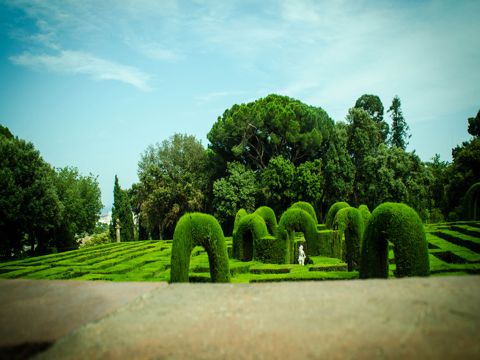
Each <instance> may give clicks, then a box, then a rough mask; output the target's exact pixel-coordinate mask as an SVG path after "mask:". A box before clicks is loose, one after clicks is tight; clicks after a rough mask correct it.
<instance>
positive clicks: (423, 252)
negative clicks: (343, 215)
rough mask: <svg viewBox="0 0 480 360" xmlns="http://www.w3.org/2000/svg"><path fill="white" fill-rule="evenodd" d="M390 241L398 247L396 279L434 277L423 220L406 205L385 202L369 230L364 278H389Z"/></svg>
mask: <svg viewBox="0 0 480 360" xmlns="http://www.w3.org/2000/svg"><path fill="white" fill-rule="evenodd" d="M389 242H392V243H393V246H394V247H393V251H394V254H395V264H396V271H395V276H396V277H403V276H428V275H429V274H430V263H429V256H428V245H427V240H426V237H425V231H424V229H423V224H422V220H421V219H420V217H419V216H418V214H417V213H416V212H415V210H413V209H412V208H411V207H409V206H407V205H405V204H399V203H384V204H382V205H379V206H378V207H377V208H376V209H375V210H374V211H373V213H372V216H371V218H370V221H369V222H368V225H367V228H366V229H365V234H364V237H363V246H362V260H361V265H360V278H362V279H366V278H387V277H388V243H389Z"/></svg>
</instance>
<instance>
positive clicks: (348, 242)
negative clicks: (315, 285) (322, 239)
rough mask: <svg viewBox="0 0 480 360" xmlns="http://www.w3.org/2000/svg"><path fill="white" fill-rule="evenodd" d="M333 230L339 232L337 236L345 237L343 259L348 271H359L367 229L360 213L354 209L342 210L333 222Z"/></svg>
mask: <svg viewBox="0 0 480 360" xmlns="http://www.w3.org/2000/svg"><path fill="white" fill-rule="evenodd" d="M367 210H368V209H367ZM333 228H334V229H335V230H337V231H338V232H337V234H336V236H338V237H340V238H341V237H342V235H344V237H345V242H344V244H345V246H344V248H345V251H344V254H343V257H344V258H345V261H346V262H347V266H348V271H353V270H358V269H359V268H360V259H361V246H362V239H363V232H364V229H365V227H364V223H363V217H362V215H361V213H360V211H359V210H358V209H355V208H353V207H348V208H343V209H340V210H339V211H338V212H337V215H336V216H335V220H334V221H333Z"/></svg>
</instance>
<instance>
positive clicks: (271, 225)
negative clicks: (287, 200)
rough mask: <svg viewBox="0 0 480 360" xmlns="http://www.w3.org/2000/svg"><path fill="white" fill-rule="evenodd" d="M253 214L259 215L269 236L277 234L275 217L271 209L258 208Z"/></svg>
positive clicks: (266, 207)
mask: <svg viewBox="0 0 480 360" xmlns="http://www.w3.org/2000/svg"><path fill="white" fill-rule="evenodd" d="M254 214H257V215H259V216H260V217H261V218H262V219H263V220H264V221H265V224H266V225H267V229H268V232H269V234H270V235H273V234H275V233H276V232H277V226H278V225H277V217H276V216H275V212H274V211H273V209H272V208H269V207H268V206H260V207H259V208H258V209H257V210H255V212H254Z"/></svg>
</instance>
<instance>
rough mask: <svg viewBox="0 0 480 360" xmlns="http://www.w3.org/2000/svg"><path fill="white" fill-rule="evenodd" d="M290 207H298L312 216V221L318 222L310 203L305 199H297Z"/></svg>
mask: <svg viewBox="0 0 480 360" xmlns="http://www.w3.org/2000/svg"><path fill="white" fill-rule="evenodd" d="M290 208H300V209H302V210H304V211H306V212H307V213H308V214H309V215H310V216H311V217H312V219H313V221H315V224H318V220H317V214H316V212H315V209H314V208H313V206H312V205H311V204H310V203H308V202H306V201H297V202H296V203H294V204H293V205H292V206H290Z"/></svg>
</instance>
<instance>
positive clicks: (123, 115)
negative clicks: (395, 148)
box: [0, 0, 480, 206]
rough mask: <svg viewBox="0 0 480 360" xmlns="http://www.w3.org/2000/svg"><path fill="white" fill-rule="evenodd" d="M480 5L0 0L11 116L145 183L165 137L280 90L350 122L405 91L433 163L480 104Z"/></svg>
mask: <svg viewBox="0 0 480 360" xmlns="http://www.w3.org/2000/svg"><path fill="white" fill-rule="evenodd" d="M479 13H480V1H449V2H447V1H301V0H292V1H247V0H244V1H189V2H187V1H174V0H162V1H154V0H124V1H113V0H112V1H106V0H105V1H90V0H82V1H68V0H63V1H22V0H15V1H14V0H12V1H5V0H0V79H1V83H2V84H1V86H0V123H1V124H3V125H5V126H8V127H9V128H10V129H11V131H12V132H13V133H14V134H15V135H17V136H19V137H21V138H24V139H26V140H28V141H31V142H33V143H34V144H35V146H36V148H37V149H39V150H40V152H41V154H42V155H43V157H44V158H45V160H46V161H48V162H49V163H50V164H52V165H53V166H55V167H63V166H67V165H68V166H75V167H78V168H79V170H80V171H81V172H82V173H84V174H88V173H93V174H95V175H98V176H99V182H100V186H101V190H102V200H103V203H104V205H106V206H111V203H112V197H113V195H112V192H113V180H114V176H115V174H118V176H119V178H120V182H121V184H122V186H123V187H128V186H130V185H131V184H132V183H133V182H135V181H137V163H138V161H139V159H140V155H141V153H142V152H143V151H144V150H145V149H146V147H147V146H148V145H150V144H154V143H156V142H161V141H162V140H164V139H167V138H169V137H170V136H171V135H173V134H174V133H176V132H178V133H187V134H193V135H195V136H196V137H197V138H199V139H201V140H202V143H203V144H204V145H205V146H206V145H207V140H206V134H207V133H208V131H209V130H210V128H211V127H212V125H213V123H214V122H215V120H216V119H217V117H218V116H220V115H221V114H222V113H223V111H224V110H225V109H226V108H229V107H231V106H232V105H233V104H235V103H242V102H248V101H253V100H255V99H257V98H260V97H264V96H266V95H268V94H269V93H278V94H282V95H288V96H291V97H294V98H297V99H300V100H301V101H303V102H305V103H307V104H310V105H315V106H321V107H322V108H324V109H325V110H326V111H327V112H328V113H329V115H330V116H331V117H332V118H333V119H335V120H344V119H345V115H346V113H347V111H348V109H349V108H350V107H352V106H353V104H354V103H355V100H356V99H357V98H358V97H360V96H361V95H362V94H364V93H369V94H376V95H379V96H380V98H381V100H382V102H383V104H384V107H385V108H386V109H387V108H388V107H389V106H390V103H391V100H392V98H393V97H394V96H395V95H396V94H398V95H399V96H400V99H401V100H402V109H403V113H404V115H405V118H406V120H407V123H408V124H409V125H410V128H411V133H412V137H411V139H410V145H409V147H408V150H414V149H415V150H416V152H417V153H418V154H419V155H420V157H421V158H422V159H423V160H428V159H430V158H431V157H432V156H433V155H434V154H435V153H439V154H440V155H441V158H442V159H443V160H451V148H452V147H453V146H455V145H457V144H459V143H461V142H462V141H465V140H468V139H469V136H468V134H467V131H466V121H467V118H468V117H471V116H474V115H475V114H476V113H477V111H478V110H479V109H480V98H479V95H480V68H479V67H480V22H479V21H478V14H479Z"/></svg>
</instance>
